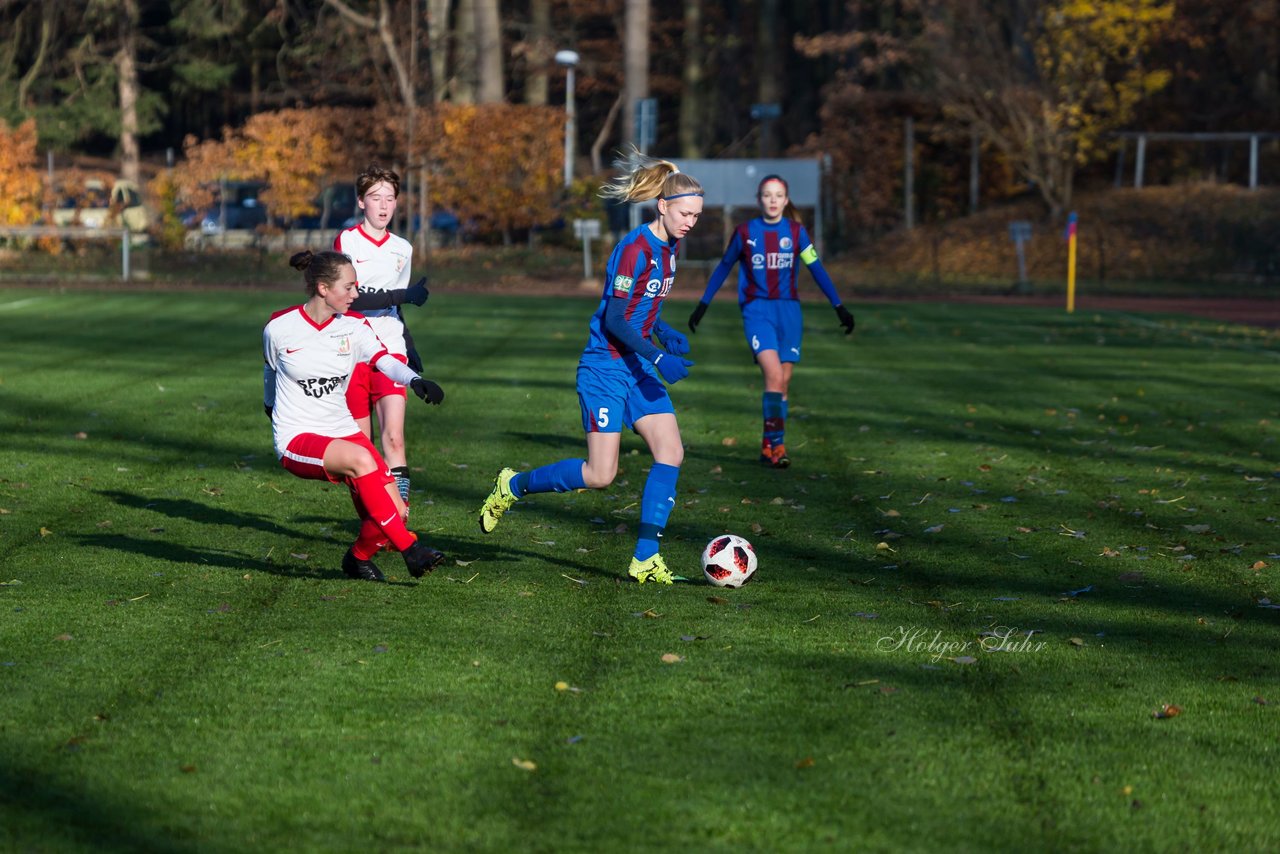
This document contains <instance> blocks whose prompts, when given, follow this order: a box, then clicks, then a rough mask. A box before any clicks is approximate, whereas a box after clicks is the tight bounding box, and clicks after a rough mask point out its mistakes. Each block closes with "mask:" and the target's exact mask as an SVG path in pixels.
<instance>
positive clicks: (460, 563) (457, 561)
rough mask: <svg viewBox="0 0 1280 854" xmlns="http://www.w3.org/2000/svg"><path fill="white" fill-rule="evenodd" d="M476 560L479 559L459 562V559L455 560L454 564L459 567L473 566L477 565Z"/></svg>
mask: <svg viewBox="0 0 1280 854" xmlns="http://www.w3.org/2000/svg"><path fill="white" fill-rule="evenodd" d="M476 560H479V558H475V559H472V560H458V559H457V558H455V559H454V561H453V562H454V563H455V564H456V565H458V566H471V564H473V563H475V562H476Z"/></svg>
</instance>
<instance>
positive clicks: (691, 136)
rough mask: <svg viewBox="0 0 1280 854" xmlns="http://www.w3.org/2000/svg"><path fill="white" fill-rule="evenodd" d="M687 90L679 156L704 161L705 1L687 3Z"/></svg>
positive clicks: (682, 103)
mask: <svg viewBox="0 0 1280 854" xmlns="http://www.w3.org/2000/svg"><path fill="white" fill-rule="evenodd" d="M683 47H684V75H683V78H684V88H683V91H682V92H681V95H680V156H681V157H702V156H703V153H704V152H703V149H702V139H703V129H704V128H705V127H706V107H705V104H706V88H705V86H703V76H704V75H703V73H702V67H703V65H704V63H705V62H706V46H705V42H704V41H703V38H702V0H685V1H684V38H683Z"/></svg>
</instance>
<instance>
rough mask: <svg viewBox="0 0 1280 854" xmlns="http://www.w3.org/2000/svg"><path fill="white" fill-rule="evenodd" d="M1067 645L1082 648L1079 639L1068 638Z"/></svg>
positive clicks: (1082, 643)
mask: <svg viewBox="0 0 1280 854" xmlns="http://www.w3.org/2000/svg"><path fill="white" fill-rule="evenodd" d="M1067 643H1069V644H1071V645H1072V646H1084V641H1082V640H1081V639H1080V638H1068V639H1067Z"/></svg>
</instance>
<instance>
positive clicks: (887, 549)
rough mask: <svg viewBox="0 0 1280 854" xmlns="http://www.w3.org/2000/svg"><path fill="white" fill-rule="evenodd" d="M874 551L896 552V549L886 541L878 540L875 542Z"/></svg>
mask: <svg viewBox="0 0 1280 854" xmlns="http://www.w3.org/2000/svg"><path fill="white" fill-rule="evenodd" d="M876 551H878V552H894V553H895V554H896V553H897V551H898V550H897V549H895V548H893V547H892V546H890V545H889V544H888V543H884V542H880V543H876Z"/></svg>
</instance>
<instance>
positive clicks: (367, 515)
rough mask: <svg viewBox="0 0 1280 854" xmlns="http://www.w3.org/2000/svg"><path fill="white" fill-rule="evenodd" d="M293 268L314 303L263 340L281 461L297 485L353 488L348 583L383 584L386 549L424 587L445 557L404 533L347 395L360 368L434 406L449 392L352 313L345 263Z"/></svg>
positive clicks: (383, 467) (307, 254)
mask: <svg viewBox="0 0 1280 854" xmlns="http://www.w3.org/2000/svg"><path fill="white" fill-rule="evenodd" d="M289 264H290V265H291V266H293V267H294V268H296V269H298V270H301V271H302V273H303V278H304V280H305V282H306V292H307V301H306V302H305V303H303V304H302V305H297V306H294V307H292V308H289V309H285V310H284V311H278V312H276V313H275V314H273V315H272V316H271V320H270V321H269V322H268V323H267V325H266V328H265V329H263V331H262V350H263V357H264V360H265V362H266V365H265V367H264V368H263V372H262V379H263V404H264V406H265V407H266V411H267V416H268V417H269V418H270V419H271V427H272V434H273V435H272V438H273V443H274V445H275V452H276V456H277V457H278V458H279V459H280V464H281V465H282V466H284V468H285V469H286V470H288V471H289V472H290V473H292V474H294V475H297V476H298V477H301V478H306V479H310V480H327V481H330V482H332V483H340V482H341V483H345V484H347V486H348V487H349V488H350V490H351V500H352V503H354V504H355V507H356V513H357V514H358V515H359V517H360V522H361V524H360V535H359V536H358V537H357V538H356V541H355V543H354V544H353V545H352V546H351V548H350V549H349V550H348V551H347V553H346V555H345V556H344V557H343V559H342V571H343V572H344V573H346V575H348V576H349V577H351V578H357V579H365V580H368V581H382V580H383V575H382V572H381V571H380V570H379V569H378V567H377V566H375V565H374V563H373V556H374V555H375V554H377V552H378V551H379V549H381V548H383V547H384V546H386V545H387V544H388V543H389V544H391V545H392V546H394V547H395V549H396V550H397V551H399V552H400V553H401V555H402V556H403V557H404V562H405V566H406V567H407V568H408V570H409V574H410V575H412V576H413V577H414V578H421V577H422V576H423V574H424V573H427V572H430V571H431V570H432V569H434V568H435V566H436V565H437V564H439V563H440V562H441V561H442V560H444V555H443V554H441V553H440V552H438V551H436V550H435V549H433V548H431V547H429V546H427V545H426V544H425V543H423V542H421V541H420V540H419V539H418V536H417V535H416V534H414V533H413V532H411V531H410V530H409V529H408V528H406V527H405V522H404V520H405V516H406V515H407V512H408V511H407V508H406V506H405V504H404V502H403V501H401V500H400V494H399V492H398V491H397V490H396V488H395V481H394V480H393V479H392V477H391V473H390V471H388V470H387V464H386V462H384V461H383V459H382V457H381V456H380V455H379V454H378V451H377V449H376V448H374V447H373V444H372V443H371V442H370V441H369V437H368V436H366V435H365V434H364V433H362V432H361V431H360V428H359V427H357V426H356V422H355V419H354V418H353V417H352V416H351V411H350V410H349V409H348V408H347V401H346V391H347V384H348V382H349V381H350V379H351V374H352V372H353V370H354V368H355V366H356V365H358V364H372V366H373V367H374V368H375V369H376V370H377V371H379V372H381V373H384V374H386V375H387V376H388V377H390V378H391V379H393V380H395V381H396V382H398V383H400V384H401V385H402V386H407V387H408V388H411V389H413V392H414V394H416V395H418V397H420V398H422V399H423V400H424V401H426V402H427V403H440V402H441V401H442V400H444V391H443V390H442V389H441V388H440V386H438V385H436V384H435V383H433V382H431V381H430V380H424V379H423V378H422V377H420V376H418V374H416V373H414V372H413V371H412V370H410V369H409V367H408V366H407V365H405V364H404V362H402V361H401V360H399V359H396V358H395V357H394V356H392V355H390V354H389V353H388V352H387V348H386V346H385V345H384V344H383V342H382V341H381V340H380V339H379V337H378V335H377V333H375V332H374V331H373V328H372V327H371V326H370V325H369V323H368V321H366V320H365V319H364V317H362V316H361V315H359V314H356V313H349V309H350V307H351V303H352V302H354V301H355V298H356V293H357V290H356V273H355V269H354V267H353V266H352V264H351V260H350V259H349V258H348V257H347V256H345V255H343V254H341V253H338V252H320V253H315V254H313V253H312V252H311V251H310V250H307V251H304V252H299V253H298V254H296V255H294V256H293V257H292V258H290V259H289Z"/></svg>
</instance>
